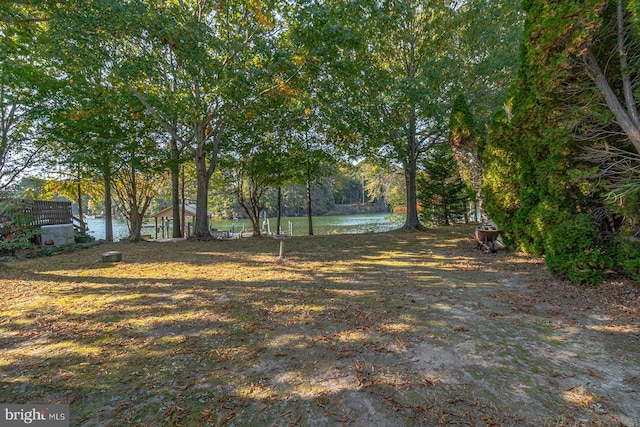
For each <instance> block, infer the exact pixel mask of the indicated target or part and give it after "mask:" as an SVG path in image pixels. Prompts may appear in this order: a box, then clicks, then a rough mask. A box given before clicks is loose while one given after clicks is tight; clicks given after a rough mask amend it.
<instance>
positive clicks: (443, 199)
mask: <svg viewBox="0 0 640 427" xmlns="http://www.w3.org/2000/svg"><path fill="white" fill-rule="evenodd" d="M422 167H423V169H424V173H423V174H421V175H419V176H418V180H417V184H418V202H419V203H420V204H421V205H422V206H421V209H420V217H421V220H423V221H425V222H426V223H431V224H434V223H435V224H444V225H449V224H450V223H451V221H452V219H453V218H454V217H455V216H461V215H464V214H465V213H466V211H467V201H468V200H469V187H468V186H467V185H466V184H465V183H464V182H463V181H462V179H461V178H460V175H459V173H458V167H457V165H456V161H455V160H454V158H453V153H452V152H451V148H450V147H449V145H448V144H439V145H437V146H436V147H434V148H433V149H432V150H431V151H430V152H429V156H428V157H427V158H426V159H425V160H424V161H423V162H422Z"/></svg>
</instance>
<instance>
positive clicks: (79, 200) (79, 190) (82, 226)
mask: <svg viewBox="0 0 640 427" xmlns="http://www.w3.org/2000/svg"><path fill="white" fill-rule="evenodd" d="M77 186H78V187H77V188H78V190H77V193H78V219H79V220H80V230H81V231H85V226H84V214H83V212H82V184H81V183H80V178H78V184H77Z"/></svg>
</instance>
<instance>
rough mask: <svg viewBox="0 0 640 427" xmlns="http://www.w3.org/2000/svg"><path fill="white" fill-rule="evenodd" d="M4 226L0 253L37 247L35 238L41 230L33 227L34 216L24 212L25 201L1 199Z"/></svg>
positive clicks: (0, 237) (0, 206) (0, 210)
mask: <svg viewBox="0 0 640 427" xmlns="http://www.w3.org/2000/svg"><path fill="white" fill-rule="evenodd" d="M0 212H2V217H3V218H2V227H1V229H0V253H3V254H11V255H13V254H15V253H16V252H20V251H25V250H30V249H32V248H34V247H35V244H34V242H33V240H34V238H35V237H36V236H37V235H38V234H39V231H36V230H33V229H32V228H31V221H32V220H33V217H32V216H31V215H29V214H26V213H25V212H24V202H23V201H20V200H15V199H2V200H0Z"/></svg>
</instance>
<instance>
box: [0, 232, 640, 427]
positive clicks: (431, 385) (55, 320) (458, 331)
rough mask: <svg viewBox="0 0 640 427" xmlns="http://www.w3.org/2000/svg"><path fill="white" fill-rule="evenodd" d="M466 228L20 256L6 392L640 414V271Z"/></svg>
mask: <svg viewBox="0 0 640 427" xmlns="http://www.w3.org/2000/svg"><path fill="white" fill-rule="evenodd" d="M470 234H471V229H470V228H469V227H450V228H442V229H436V230H430V231H429V232H427V233H403V232H391V233H383V234H368V235H357V236H335V237H334V236H316V237H313V236H312V237H294V238H292V239H290V240H289V241H288V242H287V247H286V248H287V249H286V254H287V255H286V258H285V259H284V260H278V259H277V248H278V242H276V241H274V240H271V239H246V240H244V241H233V242H218V241H211V242H177V243H167V244H159V243H158V244H151V243H144V244H138V245H132V244H125V245H110V246H106V247H102V248H94V249H89V250H87V251H86V252H81V253H77V254H74V255H63V256H60V257H57V259H53V258H51V259H50V260H29V261H24V262H19V263H15V264H13V265H11V266H9V268H8V269H5V270H3V271H0V292H1V293H2V295H1V296H2V297H3V299H2V300H1V301H0V344H2V346H3V348H4V350H3V352H2V353H0V368H1V370H0V401H2V402H10V403H13V402H16V403H17V402H35V401H39V402H60V403H69V404H70V405H71V410H72V425H83V426H113V425H163V424H164V425H185V426H191V425H193V426H205V425H209V426H215V425H235V426H269V425H272V426H285V425H301V426H302V425H304V426H332V425H334V426H342V425H346V426H367V427H368V426H373V427H375V426H384V427H387V426H405V425H415V426H438V425H458V426H629V427H636V426H640V393H639V392H640V369H639V366H640V338H639V337H640V284H639V283H637V282H632V281H625V280H611V281H609V282H607V283H605V284H603V285H602V286H600V287H598V288H591V287H578V286H573V285H569V284H565V283H558V282H557V281H555V280H554V279H553V278H551V277H550V276H549V274H548V273H547V272H546V270H545V268H544V264H543V262H542V260H539V259H534V258H530V257H527V256H524V255H520V254H513V253H509V252H506V251H501V252H499V253H497V254H487V253H484V252H482V251H478V250H476V249H474V247H475V244H474V241H473V239H472V238H471V237H470ZM112 249H118V250H121V251H122V252H123V262H122V263H118V264H117V265H113V266H110V265H104V264H101V263H99V261H96V260H97V259H99V254H100V252H101V251H105V250H112ZM54 258H56V257H54Z"/></svg>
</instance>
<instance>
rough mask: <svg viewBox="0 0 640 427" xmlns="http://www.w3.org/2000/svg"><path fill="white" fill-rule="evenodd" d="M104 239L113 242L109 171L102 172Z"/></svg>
mask: <svg viewBox="0 0 640 427" xmlns="http://www.w3.org/2000/svg"><path fill="white" fill-rule="evenodd" d="M103 179H104V239H105V240H106V241H107V242H113V216H112V214H111V210H112V209H113V207H112V205H111V169H107V170H106V171H105V172H104V176H103Z"/></svg>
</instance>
